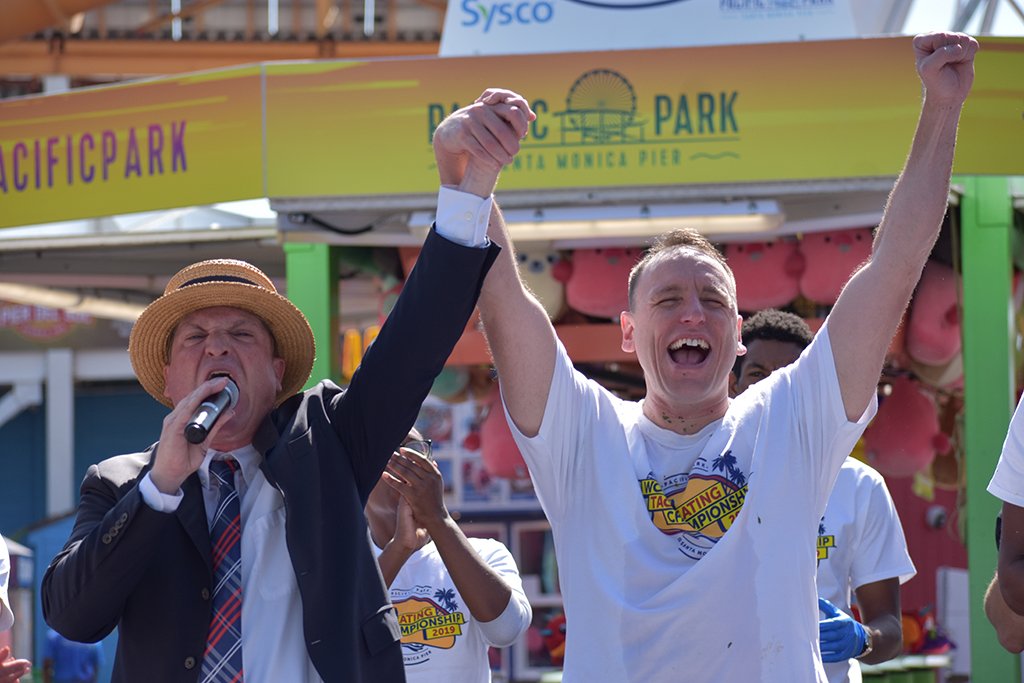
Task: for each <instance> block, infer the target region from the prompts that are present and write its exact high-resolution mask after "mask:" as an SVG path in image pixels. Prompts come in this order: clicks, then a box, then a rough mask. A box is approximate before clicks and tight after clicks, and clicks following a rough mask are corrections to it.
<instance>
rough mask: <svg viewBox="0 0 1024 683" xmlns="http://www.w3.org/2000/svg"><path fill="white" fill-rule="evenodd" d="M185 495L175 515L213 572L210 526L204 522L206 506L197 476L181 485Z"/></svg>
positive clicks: (194, 475)
mask: <svg viewBox="0 0 1024 683" xmlns="http://www.w3.org/2000/svg"><path fill="white" fill-rule="evenodd" d="M181 488H182V491H184V493H185V497H184V499H183V500H182V501H181V505H179V506H178V509H177V511H176V512H175V514H177V515H178V520H179V521H180V522H181V525H182V526H183V527H185V531H186V532H188V535H189V537H190V538H191V539H192V543H194V544H195V546H196V550H198V551H199V554H200V555H201V556H202V558H203V561H204V562H206V566H207V567H208V568H209V569H210V571H211V572H213V555H212V552H211V550H210V526H209V523H208V522H207V521H206V505H205V503H204V502H203V487H202V485H201V484H200V483H199V475H198V474H195V473H193V474H192V475H191V476H190V477H189V478H188V479H186V480H185V483H184V484H182V485H181Z"/></svg>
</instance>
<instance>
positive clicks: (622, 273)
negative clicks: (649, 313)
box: [565, 248, 643, 321]
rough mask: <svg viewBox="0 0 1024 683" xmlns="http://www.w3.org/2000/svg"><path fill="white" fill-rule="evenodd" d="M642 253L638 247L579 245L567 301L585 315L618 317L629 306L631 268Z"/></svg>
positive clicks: (570, 272)
mask: <svg viewBox="0 0 1024 683" xmlns="http://www.w3.org/2000/svg"><path fill="white" fill-rule="evenodd" d="M642 254H643V251H642V250H641V249H634V248H627V249H621V248H609V249H604V248H601V249H577V250H576V251H574V252H573V254H572V262H571V269H570V270H569V276H568V279H567V280H566V283H565V300H566V302H567V303H568V304H569V306H571V307H572V308H573V309H575V310H577V311H579V312H580V313H583V314H585V315H590V316H594V317H595V318H606V319H609V320H615V321H618V319H619V313H621V312H622V311H625V310H628V309H629V293H628V286H627V281H628V279H629V271H630V270H632V268H633V266H634V265H636V262H637V261H639V260H640V257H641V256H642Z"/></svg>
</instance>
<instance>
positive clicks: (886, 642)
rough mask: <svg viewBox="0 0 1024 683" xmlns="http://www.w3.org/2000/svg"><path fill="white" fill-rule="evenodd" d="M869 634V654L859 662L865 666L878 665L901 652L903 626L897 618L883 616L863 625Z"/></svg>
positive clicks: (887, 615) (888, 615)
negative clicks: (870, 645) (870, 647)
mask: <svg viewBox="0 0 1024 683" xmlns="http://www.w3.org/2000/svg"><path fill="white" fill-rule="evenodd" d="M864 628H865V629H867V630H868V631H869V632H870V633H871V644H872V649H871V653H870V654H867V655H865V656H864V657H862V658H861V660H860V661H862V662H864V663H865V664H880V663H881V662H887V661H889V660H890V659H892V658H893V657H896V656H897V655H899V654H900V653H901V652H902V651H903V625H902V624H901V623H900V620H899V618H898V617H897V616H895V615H893V614H885V615H882V616H879V617H876V618H874V619H872V620H871V621H870V622H868V623H865V624H864Z"/></svg>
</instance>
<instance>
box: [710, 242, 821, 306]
mask: <svg viewBox="0 0 1024 683" xmlns="http://www.w3.org/2000/svg"><path fill="white" fill-rule="evenodd" d="M725 258H726V260H727V261H728V262H729V267H730V268H732V272H733V275H734V276H735V277H736V303H737V306H738V307H739V309H740V310H741V311H759V310H761V309H762V308H780V307H782V306H785V305H786V304H788V303H789V302H790V301H792V300H793V299H795V298H796V296H797V294H798V293H799V286H798V283H799V280H800V271H801V270H803V267H804V264H803V258H802V257H801V256H800V252H799V250H798V249H797V243H796V242H795V241H792V240H777V241H775V242H746V243H743V244H728V245H726V247H725Z"/></svg>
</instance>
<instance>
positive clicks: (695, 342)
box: [668, 337, 711, 365]
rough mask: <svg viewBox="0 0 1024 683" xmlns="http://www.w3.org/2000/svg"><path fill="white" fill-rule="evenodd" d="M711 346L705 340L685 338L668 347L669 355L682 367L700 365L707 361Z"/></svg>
mask: <svg viewBox="0 0 1024 683" xmlns="http://www.w3.org/2000/svg"><path fill="white" fill-rule="evenodd" d="M709 353H711V346H710V345H709V344H708V343H707V342H706V341H704V340H703V339H696V338H694V337H683V338H682V339H677V340H675V341H674V342H672V343H671V344H669V346H668V354H669V356H671V357H672V360H673V361H675V362H676V363H679V364H680V365H700V364H701V363H703V362H704V361H705V360H707V357H708V354H709Z"/></svg>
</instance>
